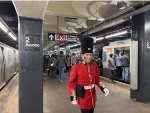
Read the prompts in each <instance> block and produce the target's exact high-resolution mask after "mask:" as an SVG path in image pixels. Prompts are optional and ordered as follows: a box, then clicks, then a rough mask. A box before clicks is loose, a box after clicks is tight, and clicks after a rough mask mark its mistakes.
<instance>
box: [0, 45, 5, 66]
mask: <svg viewBox="0 0 150 113" xmlns="http://www.w3.org/2000/svg"><path fill="white" fill-rule="evenodd" d="M3 63H4V56H3V47H0V64H1V65H2V64H3Z"/></svg>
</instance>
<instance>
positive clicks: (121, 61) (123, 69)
mask: <svg viewBox="0 0 150 113" xmlns="http://www.w3.org/2000/svg"><path fill="white" fill-rule="evenodd" d="M109 56H110V59H109V60H108V67H109V69H110V71H111V77H110V79H111V80H112V81H113V80H114V78H115V79H120V80H123V81H129V79H130V76H129V64H130V60H129V58H128V56H127V55H126V54H124V53H123V52H122V53H121V52H120V53H119V54H118V53H117V54H115V55H113V54H110V55H109ZM115 72H116V73H115Z"/></svg>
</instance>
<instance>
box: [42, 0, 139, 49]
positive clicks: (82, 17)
mask: <svg viewBox="0 0 150 113" xmlns="http://www.w3.org/2000/svg"><path fill="white" fill-rule="evenodd" d="M123 3H124V4H123ZM135 3H136V2H123V1H121V2H117V1H49V2H48V5H47V8H46V12H45V16H44V22H43V29H44V45H45V47H46V46H47V48H49V47H52V46H53V45H54V44H55V42H52V41H48V32H49V33H53V32H54V33H63V34H69V33H73V34H81V33H82V32H85V31H87V30H88V29H89V28H91V27H93V26H94V25H96V24H98V23H100V22H103V21H105V20H106V19H108V18H109V17H111V16H113V15H115V14H117V13H119V12H121V11H122V10H123V9H121V8H123V7H125V8H126V7H129V6H130V5H132V4H135Z"/></svg>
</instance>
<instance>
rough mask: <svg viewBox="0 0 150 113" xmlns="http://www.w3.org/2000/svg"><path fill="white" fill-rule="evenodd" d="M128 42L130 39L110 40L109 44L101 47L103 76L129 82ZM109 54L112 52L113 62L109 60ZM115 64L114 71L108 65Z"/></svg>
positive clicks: (129, 42)
mask: <svg viewBox="0 0 150 113" xmlns="http://www.w3.org/2000/svg"><path fill="white" fill-rule="evenodd" d="M130 44H131V40H130V39H128V40H121V41H115V42H110V44H109V46H105V47H103V52H102V61H103V76H105V77H108V78H111V77H113V79H114V80H119V81H123V82H126V83H129V81H130V73H129V72H130V70H129V69H130V65H129V64H130ZM110 54H113V57H112V59H113V62H110ZM113 63H114V65H115V68H114V71H111V70H113V69H111V68H110V67H111V66H113Z"/></svg>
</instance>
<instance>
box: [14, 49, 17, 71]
mask: <svg viewBox="0 0 150 113" xmlns="http://www.w3.org/2000/svg"><path fill="white" fill-rule="evenodd" d="M16 54H17V53H16V51H15V50H14V68H15V72H16V71H17V55H16Z"/></svg>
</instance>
